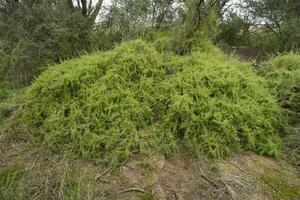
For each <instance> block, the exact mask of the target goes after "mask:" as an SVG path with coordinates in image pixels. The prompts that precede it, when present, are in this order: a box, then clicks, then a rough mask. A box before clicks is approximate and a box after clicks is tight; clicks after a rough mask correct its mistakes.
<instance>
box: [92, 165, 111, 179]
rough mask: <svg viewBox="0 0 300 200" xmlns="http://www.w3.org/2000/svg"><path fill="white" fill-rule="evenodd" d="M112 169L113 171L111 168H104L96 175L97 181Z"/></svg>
mask: <svg viewBox="0 0 300 200" xmlns="http://www.w3.org/2000/svg"><path fill="white" fill-rule="evenodd" d="M110 171H111V168H108V169H106V170H104V171H103V172H102V173H100V174H97V175H96V177H95V180H96V181H97V180H98V179H100V178H101V177H102V176H104V175H105V174H107V173H108V172H110Z"/></svg>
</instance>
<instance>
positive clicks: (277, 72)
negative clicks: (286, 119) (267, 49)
mask: <svg viewBox="0 0 300 200" xmlns="http://www.w3.org/2000/svg"><path fill="white" fill-rule="evenodd" d="M262 74H263V75H264V76H265V77H266V79H267V81H268V84H269V88H270V89H271V91H272V92H273V93H274V94H275V95H276V96H277V97H278V99H279V101H280V103H281V105H282V106H283V107H284V108H285V109H286V111H287V112H288V113H290V114H292V113H293V114H297V113H298V116H299V113H300V55H299V54H295V53H289V54H286V55H281V56H278V57H276V58H274V59H271V60H270V61H268V62H267V63H265V66H264V67H263V69H262ZM291 112H292V113H291Z"/></svg>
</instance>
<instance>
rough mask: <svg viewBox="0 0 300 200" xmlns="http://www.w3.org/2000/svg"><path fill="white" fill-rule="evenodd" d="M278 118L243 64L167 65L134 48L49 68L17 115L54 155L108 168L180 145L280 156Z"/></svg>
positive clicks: (201, 60) (200, 55) (195, 60)
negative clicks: (67, 154) (95, 160)
mask: <svg viewBox="0 0 300 200" xmlns="http://www.w3.org/2000/svg"><path fill="white" fill-rule="evenodd" d="M280 118H281V114H280V108H279V106H278V104H277V103H276V100H275V99H274V98H273V97H272V96H271V95H270V94H269V93H268V91H267V89H265V88H264V81H263V80H262V79H261V78H259V77H258V76H257V75H256V74H255V73H254V72H253V71H252V70H251V67H250V66H249V65H248V64H246V63H241V62H240V61H238V60H235V59H233V58H227V57H225V56H223V55H222V54H221V53H219V52H216V51H212V52H198V51H197V52H194V53H192V54H191V55H189V56H170V55H169V56H168V55H166V54H160V53H158V51H156V50H155V48H154V47H152V46H150V45H149V44H147V43H144V42H142V41H140V40H137V41H132V42H128V43H124V44H122V45H120V46H119V47H117V48H116V49H114V50H112V51H109V52H105V53H96V54H93V55H89V56H84V57H82V58H80V59H74V60H71V61H67V62H63V63H62V64H60V65H56V66H52V67H50V68H49V69H48V70H46V71H45V72H44V73H43V74H42V75H41V76H40V77H38V79H37V80H36V81H35V82H34V83H33V85H32V86H31V87H30V88H29V89H28V91H27V92H26V94H25V105H24V108H23V116H22V119H23V123H24V126H25V128H26V130H28V131H29V132H30V133H31V134H32V135H33V136H34V137H33V138H37V139H39V140H37V141H38V142H44V143H45V144H47V145H48V146H49V148H50V149H52V150H54V151H58V150H59V151H60V150H61V147H66V148H68V149H70V150H71V151H73V152H74V153H75V154H77V155H78V154H79V155H84V156H96V157H100V158H101V159H103V161H104V162H106V163H113V164H116V163H119V162H121V161H124V160H127V159H128V158H130V157H132V156H133V155H139V156H142V157H144V156H146V155H149V154H151V152H154V151H161V152H164V153H166V154H170V153H171V152H172V151H173V150H175V149H176V147H177V146H178V145H184V146H185V147H186V148H188V149H189V150H190V151H191V152H193V153H195V154H196V155H197V154H199V153H202V152H206V153H209V154H210V155H212V156H214V157H224V156H227V155H229V154H231V153H232V152H235V151H237V150H238V149H246V150H253V151H256V152H260V153H265V154H268V155H277V154H278V148H279V139H278V135H277V133H276V131H277V128H278V127H279V126H280Z"/></svg>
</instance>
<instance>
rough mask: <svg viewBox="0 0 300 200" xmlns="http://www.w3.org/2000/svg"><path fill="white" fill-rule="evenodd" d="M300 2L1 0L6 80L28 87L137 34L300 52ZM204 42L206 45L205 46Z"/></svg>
mask: <svg viewBox="0 0 300 200" xmlns="http://www.w3.org/2000/svg"><path fill="white" fill-rule="evenodd" d="M299 7H300V6H299V2H298V1H296V0H293V1H286V0H284V1H282V0H260V1H230V0H221V1H220V0H209V1H203V0H126V1H125V0H112V1H111V2H110V4H107V5H106V6H104V5H103V1H102V0H99V1H94V2H92V1H87V0H80V1H72V0H59V1H58V0H38V1H33V0H13V1H12V0H1V1H0V63H1V65H0V72H1V77H0V79H1V81H2V82H4V83H8V84H12V85H27V84H29V83H30V82H31V81H32V80H33V79H34V77H36V76H37V75H38V74H39V73H40V72H41V71H42V70H43V69H45V68H46V67H47V66H48V65H49V64H52V63H59V62H60V61H61V60H65V59H68V58H72V57H77V56H79V55H81V54H84V53H85V52H91V51H95V50H107V49H111V48H112V47H114V46H115V44H117V43H119V42H121V41H124V40H130V39H134V38H143V39H146V40H148V41H152V42H155V41H157V40H159V42H158V45H160V47H161V48H162V50H166V49H167V50H172V51H174V52H176V53H178V54H186V53H188V52H190V50H191V48H192V46H193V43H194V42H195V41H196V40H198V42H199V41H200V42H201V41H205V40H207V39H209V40H212V41H213V42H215V43H217V44H220V45H221V46H228V45H229V46H239V45H247V46H251V47H255V48H257V49H259V51H261V52H264V53H266V52H268V53H274V52H277V51H281V52H282V51H289V50H297V49H298V47H299V43H300V38H299V37H300V36H299V27H300V25H299V13H300V12H299ZM197 45H198V44H197Z"/></svg>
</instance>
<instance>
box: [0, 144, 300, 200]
mask: <svg viewBox="0 0 300 200" xmlns="http://www.w3.org/2000/svg"><path fill="white" fill-rule="evenodd" d="M30 149H32V148H30V147H28V145H27V144H25V143H13V144H10V145H9V148H4V146H3V145H2V146H1V148H0V150H1V158H0V188H1V187H2V189H0V192H7V191H8V190H7V188H4V187H10V186H11V185H13V184H12V183H10V184H3V181H2V185H1V178H2V179H4V177H5V176H4V175H5V173H4V172H7V171H9V169H14V168H16V166H18V170H22V172H23V173H22V176H21V178H19V179H18V180H17V181H18V182H17V183H16V187H15V188H14V190H18V191H21V192H22V193H24V199H95V200H109V199H120V200H134V199H144V200H151V199H157V200H200V199H236V200H239V199H249V200H253V199H257V200H260V199H261V200H265V199H283V200H284V199H291V200H294V199H295V200H296V199H300V177H299V171H297V170H296V169H295V168H293V167H292V166H291V165H289V164H287V163H286V162H284V161H278V160H275V159H272V158H268V157H264V156H258V155H256V154H253V153H243V154H240V155H237V156H234V157H231V158H229V159H228V160H222V161H218V162H212V161H210V160H209V159H205V158H203V159H195V158H193V157H191V156H189V155H186V154H183V153H178V154H177V155H176V156H175V157H173V158H165V157H164V156H163V155H161V154H156V155H155V156H153V157H152V159H151V160H150V161H149V163H150V164H149V166H144V165H143V164H141V162H140V161H139V160H138V159H135V160H131V161H129V162H127V163H126V164H124V165H122V166H119V167H117V168H115V169H112V168H109V167H104V166H103V165H101V164H97V161H91V160H89V161H87V160H84V159H75V158H74V159H71V158H70V157H69V156H68V155H52V154H48V153H47V152H45V151H44V150H42V149H34V148H33V149H34V150H30ZM14 173H16V171H14ZM70 180H72V181H73V182H70ZM69 182H70V183H75V185H76V186H77V184H78V183H80V185H79V186H80V187H78V188H77V187H76V189H78V190H80V192H83V194H82V195H81V196H80V197H79V198H73V197H72V198H71V197H70V198H68V195H69V194H66V192H65V193H63V191H65V190H64V187H66V190H72V189H74V188H73V187H72V188H71V189H70V188H69V187H70V186H69V184H70V183H69ZM62 183H68V184H62ZM62 185H63V186H64V187H62ZM70 185H71V184H70ZM74 191H75V189H74ZM76 191H77V190H76ZM64 195H65V196H64ZM0 196H1V194H0ZM3 196H4V197H5V195H3Z"/></svg>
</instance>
